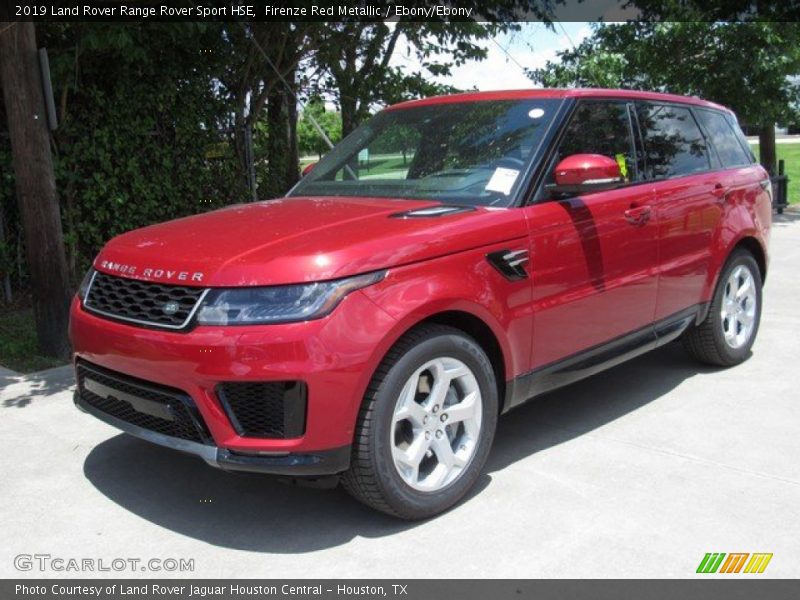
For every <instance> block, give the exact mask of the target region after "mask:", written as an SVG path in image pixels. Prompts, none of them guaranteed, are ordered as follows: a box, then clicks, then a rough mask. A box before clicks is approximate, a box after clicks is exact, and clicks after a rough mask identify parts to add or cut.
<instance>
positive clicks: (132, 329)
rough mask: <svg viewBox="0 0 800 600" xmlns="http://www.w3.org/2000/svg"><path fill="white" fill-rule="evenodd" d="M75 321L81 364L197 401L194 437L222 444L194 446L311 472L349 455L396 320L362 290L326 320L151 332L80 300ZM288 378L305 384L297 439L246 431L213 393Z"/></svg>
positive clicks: (217, 457) (225, 457)
mask: <svg viewBox="0 0 800 600" xmlns="http://www.w3.org/2000/svg"><path fill="white" fill-rule="evenodd" d="M70 317H71V318H70V337H71V339H72V344H73V348H74V349H75V361H76V365H77V364H79V363H81V362H83V363H85V364H91V365H94V366H95V367H98V368H102V369H106V370H108V371H111V372H114V373H116V374H118V375H123V376H127V377H131V378H135V379H138V380H141V381H143V382H148V383H151V384H154V385H158V386H166V387H168V388H172V389H174V390H179V391H180V392H182V393H184V394H185V395H186V396H188V397H189V398H191V400H192V403H193V405H194V406H195V407H196V409H197V411H198V413H199V416H200V417H201V419H202V421H203V423H204V424H205V426H206V427H207V429H208V437H209V439H208V440H199V439H198V440H194V441H196V442H207V443H209V444H211V445H212V446H214V447H217V448H219V449H220V452H219V453H217V452H216V451H215V450H212V451H211V452H210V453H209V451H208V450H207V449H198V448H194V447H193V446H190V447H189V448H192V449H193V450H194V452H193V453H194V454H199V455H201V456H202V457H203V458H206V459H208V458H210V459H212V461H217V462H218V463H223V462H224V463H225V464H237V465H239V466H240V467H244V466H246V465H248V464H250V463H251V462H254V461H255V462H257V463H258V464H260V465H270V464H275V465H278V466H288V467H289V468H295V467H296V468H300V469H302V468H306V469H308V470H309V471H310V472H312V473H313V472H314V469H320V468H322V467H321V466H319V465H321V464H322V463H323V462H324V461H321V460H318V459H317V458H315V457H325V456H326V455H327V454H328V453H334V454H336V453H337V452H342V453H343V451H341V449H342V448H345V447H349V446H350V445H351V444H352V441H353V434H354V429H355V423H356V418H357V415H358V410H359V407H360V405H361V402H362V399H363V395H364V393H365V390H366V388H367V385H368V384H369V380H370V378H371V376H372V373H374V370H375V368H376V367H377V364H378V363H379V362H380V360H381V358H382V356H383V354H384V353H385V351H386V347H385V344H386V340H387V336H388V333H389V332H390V331H391V330H392V329H393V328H394V327H395V325H396V321H395V320H394V319H393V318H392V317H390V316H389V315H388V314H387V313H385V312H384V311H382V310H381V309H379V308H378V307H377V305H376V304H374V303H373V302H372V301H371V300H369V299H368V298H366V297H365V296H364V295H363V294H361V293H360V292H354V293H352V294H350V295H349V296H348V297H347V298H345V299H344V300H343V301H342V303H341V304H340V305H339V306H338V307H337V309H336V310H335V311H333V313H331V314H330V315H328V316H327V317H325V318H323V319H318V320H314V321H307V322H303V323H288V324H282V325H261V326H246V327H245V326H242V327H209V326H204V327H201V326H198V327H196V328H194V329H193V330H191V331H187V332H173V331H165V330H158V329H148V328H144V327H138V326H132V325H129V324H124V323H119V322H115V321H111V320H108V319H104V318H100V317H98V316H96V315H93V314H90V313H88V312H86V311H84V310H83V309H82V307H81V305H80V301H79V300H78V299H77V298H76V299H75V301H74V302H73V304H72V310H71V315H70ZM284 381H289V382H292V381H298V382H302V383H303V384H304V385H305V386H306V389H307V404H306V414H305V415H304V417H305V428H304V430H303V433H302V434H301V435H295V436H294V437H288V436H287V437H277V436H276V437H260V436H249V435H246V434H245V433H244V432H240V431H239V430H238V429H237V427H236V426H235V424H234V423H233V422H232V420H231V418H230V417H229V414H228V412H227V410H226V406H225V403H224V402H223V401H222V399H221V398H220V396H219V394H218V393H217V390H218V386H219V385H220V384H224V383H226V382H236V383H269V382H284ZM93 414H94V413H93ZM134 425H141V424H140V423H134ZM117 426H119V425H117ZM121 428H122V427H121ZM122 429H124V428H122ZM157 433H159V432H157ZM160 433H162V434H163V433H168V432H160ZM139 437H146V436H142V435H140V436H139ZM146 439H147V438H146ZM151 441H153V440H151ZM163 445H170V446H172V447H175V445H174V444H163ZM178 445H182V444H178ZM184 449H185V448H184ZM201 450H202V451H201ZM266 455H271V457H270V458H265V456H266ZM278 456H281V457H283V458H275V457H278ZM287 456H288V457H294V458H288V459H287V458H286V457H287ZM242 457H245V458H242ZM250 457H256V458H255V459H254V461H252V460H251V459H250ZM296 457H302V458H299V459H298V458H296ZM303 465H306V466H303ZM314 465H318V466H317V467H315V466H314ZM345 466H346V465H345Z"/></svg>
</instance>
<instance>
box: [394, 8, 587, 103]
mask: <svg viewBox="0 0 800 600" xmlns="http://www.w3.org/2000/svg"><path fill="white" fill-rule="evenodd" d="M562 28H563V29H562ZM591 33H592V29H591V26H590V23H576V22H566V23H560V24H558V23H557V24H556V25H555V28H554V29H548V28H547V27H546V26H545V25H544V24H543V23H521V30H520V31H516V32H509V33H507V34H503V35H500V36H498V37H497V38H495V40H494V41H491V40H488V41H486V42H484V43H483V44H481V45H482V46H483V47H484V48H486V49H487V52H488V56H487V58H486V59H485V60H483V61H470V62H469V63H468V64H466V65H463V66H461V67H457V68H454V69H453V72H452V76H450V77H438V78H435V79H437V80H438V81H439V82H440V83H445V84H449V85H452V86H454V87H456V88H459V89H465V90H466V89H472V88H473V87H474V88H477V89H478V90H481V91H487V90H512V89H520V88H530V87H533V86H534V84H533V82H532V81H531V80H530V79H528V77H527V76H526V75H525V72H524V70H523V68H526V69H535V68H540V67H543V66H544V65H545V64H546V63H547V61H548V60H554V59H556V53H557V52H558V51H559V50H566V49H569V48H571V47H572V44H575V45H576V46H577V45H578V44H580V43H581V41H583V39H584V38H586V37H587V36H589V35H591ZM392 64H393V65H394V66H398V67H401V68H403V69H408V70H410V71H415V70H419V69H420V66H419V63H418V62H417V60H416V58H415V57H414V56H413V53H409V52H407V48H406V47H404V46H403V45H402V44H401V45H399V46H398V48H397V49H396V50H395V53H394V55H393V58H392Z"/></svg>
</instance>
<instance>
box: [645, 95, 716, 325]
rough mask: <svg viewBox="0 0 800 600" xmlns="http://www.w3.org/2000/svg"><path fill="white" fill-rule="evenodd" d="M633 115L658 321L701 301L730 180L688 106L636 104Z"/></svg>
mask: <svg viewBox="0 0 800 600" xmlns="http://www.w3.org/2000/svg"><path fill="white" fill-rule="evenodd" d="M636 115H637V118H638V122H639V127H640V130H641V133H642V138H643V144H644V162H645V170H646V175H647V177H648V179H650V180H652V181H653V189H654V192H655V219H656V221H657V222H658V227H659V281H658V300H657V303H656V312H655V318H656V320H657V321H658V320H661V319H667V318H671V317H673V316H675V315H677V314H678V313H680V312H681V311H683V310H686V309H689V308H691V307H694V306H696V305H697V304H699V303H700V302H702V301H704V300H705V299H704V298H703V296H704V290H705V288H706V281H707V277H708V273H709V270H710V268H711V261H712V255H711V245H712V241H713V238H714V236H715V232H716V231H717V228H718V226H719V223H720V220H721V218H722V213H723V204H724V202H725V199H726V196H727V194H728V193H729V191H730V189H731V186H732V181H731V177H730V176H729V174H726V173H724V172H722V171H721V170H720V168H719V167H720V165H719V161H718V158H717V156H716V155H715V154H713V153H712V151H711V148H710V147H709V143H708V140H707V139H706V136H705V135H704V134H703V132H702V130H701V128H700V126H699V125H698V123H697V120H696V119H695V116H694V114H693V111H692V109H691V108H690V107H689V106H686V105H677V104H666V103H664V104H661V103H651V102H640V103H637V104H636Z"/></svg>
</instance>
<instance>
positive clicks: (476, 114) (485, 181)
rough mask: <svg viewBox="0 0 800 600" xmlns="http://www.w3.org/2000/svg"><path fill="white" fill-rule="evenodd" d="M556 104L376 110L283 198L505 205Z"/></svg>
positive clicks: (471, 104) (509, 102)
mask: <svg viewBox="0 0 800 600" xmlns="http://www.w3.org/2000/svg"><path fill="white" fill-rule="evenodd" d="M560 104H561V100H554V99H543V100H538V99H527V100H486V101H479V102H460V103H456V102H447V103H438V104H430V105H421V106H409V107H406V108H402V109H394V110H386V111H383V112H381V113H379V114H378V115H376V116H375V117H373V118H372V119H370V120H369V121H367V122H366V123H364V124H363V125H362V126H361V127H359V128H357V129H356V130H355V131H354V132H353V133H351V134H350V135H349V136H348V137H347V138H346V139H345V140H343V141H342V142H341V143H340V144H339V145H337V146H336V148H334V149H333V150H331V151H330V152H329V153H328V154H327V155H325V157H324V158H323V159H322V160H321V161H320V162H319V164H318V165H317V166H316V167H314V170H313V171H311V173H310V174H308V175H307V176H306V177H304V178H303V179H302V180H301V182H300V183H299V184H298V185H297V186H296V187H295V188H294V190H293V191H292V194H291V195H293V196H303V195H308V196H368V197H384V198H422V199H430V200H440V201H442V202H452V203H458V204H473V205H483V206H510V205H511V204H513V202H514V200H515V196H516V194H517V193H518V192H517V189H518V188H521V187H522V186H521V185H520V184H521V182H522V181H523V179H524V177H523V174H524V172H525V170H526V169H527V167H528V164H529V163H530V161H531V160H532V158H533V154H534V151H535V150H536V148H537V147H538V145H539V144H540V142H541V140H542V136H543V135H544V132H545V131H546V130H547V127H548V124H549V123H550V122H551V121H552V119H553V117H554V116H555V114H556V113H557V111H558V108H559V106H560Z"/></svg>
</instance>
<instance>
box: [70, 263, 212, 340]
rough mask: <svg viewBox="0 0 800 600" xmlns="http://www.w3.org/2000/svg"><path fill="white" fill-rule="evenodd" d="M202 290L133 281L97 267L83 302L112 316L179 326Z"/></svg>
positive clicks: (127, 319)
mask: <svg viewBox="0 0 800 600" xmlns="http://www.w3.org/2000/svg"><path fill="white" fill-rule="evenodd" d="M203 292H204V290H203V289H202V288H193V287H184V286H179V285H164V284H161V283H150V282H148V281H137V280H135V279H125V278H124V277H115V276H113V275H106V274H105V273H101V272H99V271H97V272H96V273H95V274H94V278H93V279H92V283H91V285H90V286H89V291H88V293H87V294H86V299H85V300H84V303H83V306H84V308H86V310H88V311H89V312H94V313H98V314H101V315H103V316H107V317H111V318H113V319H121V320H123V321H132V322H136V323H140V324H143V325H153V326H156V327H166V328H169V329H181V328H182V327H184V326H185V325H187V324H188V320H189V317H190V316H191V315H192V313H193V312H194V310H195V307H196V306H197V303H198V302H199V301H200V299H201V297H202V295H203ZM168 305H169V306H168ZM165 309H166V312H165Z"/></svg>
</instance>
